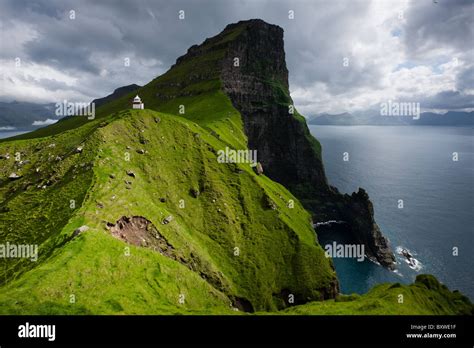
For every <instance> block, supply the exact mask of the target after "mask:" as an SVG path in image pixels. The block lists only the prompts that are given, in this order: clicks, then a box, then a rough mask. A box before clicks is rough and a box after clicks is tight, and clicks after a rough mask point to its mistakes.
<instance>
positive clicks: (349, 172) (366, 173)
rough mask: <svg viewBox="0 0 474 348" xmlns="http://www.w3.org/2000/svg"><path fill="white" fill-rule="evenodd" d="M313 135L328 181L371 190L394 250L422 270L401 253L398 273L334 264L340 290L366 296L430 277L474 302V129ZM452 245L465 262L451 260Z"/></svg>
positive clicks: (321, 129)
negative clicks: (385, 285) (389, 284)
mask: <svg viewBox="0 0 474 348" xmlns="http://www.w3.org/2000/svg"><path fill="white" fill-rule="evenodd" d="M310 131H311V133H312V134H313V135H314V136H316V138H317V139H318V140H319V141H320V142H321V144H322V148H323V160H324V164H325V168H326V174H327V176H328V180H329V182H330V183H331V184H332V185H334V186H336V187H338V188H339V190H340V191H341V192H345V193H351V192H353V191H355V190H357V189H358V187H363V188H365V189H366V191H367V192H368V193H369V196H370V198H371V200H372V202H373V204H374V210H375V218H376V221H377V223H378V224H379V226H380V228H381V230H382V232H383V233H384V234H385V235H386V236H387V237H388V238H389V240H390V242H391V246H392V248H393V249H394V250H395V249H396V248H397V247H399V246H402V247H404V248H407V249H409V250H410V251H411V252H412V253H415V254H416V255H415V258H416V259H418V260H419V261H420V262H421V265H422V267H421V269H420V270H418V271H415V270H412V269H411V268H409V267H408V265H407V264H406V262H404V260H403V258H402V257H399V256H398V255H397V259H398V260H399V262H400V264H399V265H398V266H397V267H398V272H399V274H397V273H394V272H390V271H388V270H386V269H384V268H382V267H380V266H377V265H376V264H373V263H371V262H369V261H364V262H362V263H361V262H357V261H355V260H354V259H334V264H335V267H336V272H337V273H338V276H339V280H340V282H341V290H342V292H344V293H352V292H357V293H364V292H366V291H367V290H368V289H369V288H371V287H372V286H373V285H374V284H377V283H380V282H386V281H398V282H402V283H404V282H411V281H413V280H414V279H415V276H416V275H417V274H421V273H430V274H434V275H435V276H436V277H437V278H438V279H439V280H440V281H441V282H443V283H444V284H446V285H447V286H448V287H449V288H450V289H451V290H454V289H458V290H460V291H462V292H463V293H464V294H465V295H467V296H469V297H470V298H471V300H472V299H474V257H473V256H474V253H473V251H474V214H473V213H474V137H473V135H474V130H473V128H469V127H429V126H426V127H425V126H416V127H415V126H412V127H410V126H400V127H387V126H385V127H379V126H347V127H346V126H310ZM344 152H348V153H349V161H347V162H345V161H343V153H344ZM453 152H457V153H458V154H459V160H458V161H457V162H455V161H453V160H452V153H453ZM399 199H402V200H403V201H404V208H403V209H399V208H398V206H397V205H398V200H399ZM453 247H458V249H459V256H453Z"/></svg>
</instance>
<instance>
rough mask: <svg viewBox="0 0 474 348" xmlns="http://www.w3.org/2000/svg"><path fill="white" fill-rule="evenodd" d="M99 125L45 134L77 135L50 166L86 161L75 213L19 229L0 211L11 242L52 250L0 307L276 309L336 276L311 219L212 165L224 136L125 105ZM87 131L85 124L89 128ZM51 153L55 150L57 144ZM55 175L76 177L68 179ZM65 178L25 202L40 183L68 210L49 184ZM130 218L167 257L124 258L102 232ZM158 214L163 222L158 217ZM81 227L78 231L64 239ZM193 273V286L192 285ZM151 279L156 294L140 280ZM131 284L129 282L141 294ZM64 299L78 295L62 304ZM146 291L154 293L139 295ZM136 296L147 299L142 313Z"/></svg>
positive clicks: (285, 196)
mask: <svg viewBox="0 0 474 348" xmlns="http://www.w3.org/2000/svg"><path fill="white" fill-rule="evenodd" d="M216 100H217V101H216V103H217V104H218V103H219V100H218V99H216ZM210 101H211V102H212V99H210ZM109 121H110V122H109V123H107V124H106V125H103V126H102V127H99V128H96V127H95V126H93V125H92V124H91V125H89V126H87V127H84V128H83V127H81V128H78V129H76V130H73V131H69V132H66V133H64V134H62V135H60V136H58V137H57V138H56V139H55V141H56V143H59V142H61V141H62V140H63V138H62V137H64V139H72V138H73V136H72V134H69V133H79V134H77V135H76V136H77V137H81V136H82V142H81V144H82V146H83V148H84V149H83V151H82V152H81V153H74V154H71V155H70V157H72V158H69V157H67V156H64V159H63V160H62V161H60V162H61V164H63V165H64V163H65V162H71V165H73V163H79V162H81V161H85V160H87V163H88V164H87V165H86V168H90V170H87V169H86V173H87V174H88V178H89V181H88V182H87V183H83V184H82V186H81V187H83V188H84V189H85V190H86V193H85V196H86V198H85V200H84V202H83V204H82V205H80V203H79V202H80V200H78V209H77V210H73V211H72V212H69V214H68V213H65V219H67V218H68V220H67V221H64V222H63V223H62V224H58V225H57V226H53V225H52V226H48V227H47V228H44V227H43V229H42V226H40V225H36V226H30V227H29V228H26V227H25V228H24V229H23V230H21V225H22V221H21V220H20V219H18V212H17V210H18V211H21V208H20V206H17V205H13V206H14V207H18V208H17V209H11V208H10V210H8V209H4V212H3V213H2V219H1V221H2V223H5V227H6V224H7V223H8V224H9V226H10V230H12V231H13V230H15V231H17V234H18V235H19V236H21V237H22V240H21V241H22V242H25V243H26V242H29V241H31V239H30V238H31V236H32V235H33V234H34V233H32V232H33V231H41V230H43V231H47V233H46V234H45V238H47V237H48V236H49V239H46V240H45V244H44V245H49V246H50V248H46V246H43V249H42V250H48V251H50V250H51V252H50V253H51V255H45V256H43V257H42V258H40V260H39V261H38V265H37V267H35V268H34V269H33V270H30V271H28V272H26V273H24V274H23V275H22V276H20V277H18V280H14V281H11V282H9V283H8V284H7V285H6V286H4V287H3V288H2V289H1V290H0V303H1V304H2V306H1V308H2V309H0V311H5V312H9V313H18V312H21V313H25V312H29V313H39V312H41V313H44V312H45V311H48V310H50V311H51V312H59V313H61V312H63V311H66V312H74V313H76V312H80V313H104V312H107V313H109V312H110V311H113V309H111V308H112V307H114V308H123V311H124V312H126V313H140V311H143V313H161V312H163V311H164V312H166V313H168V312H170V313H173V312H174V311H180V310H182V309H183V308H185V309H186V310H190V311H205V310H206V308H208V307H209V308H211V309H210V310H211V311H212V310H214V309H215V310H218V311H222V309H223V308H224V309H225V310H231V308H230V304H231V303H232V304H233V306H235V307H239V308H240V309H241V310H248V311H252V310H253V309H257V310H275V309H278V308H283V307H284V306H286V304H285V301H286V300H287V299H288V298H287V296H288V294H290V293H291V294H293V295H294V296H295V298H296V302H297V303H298V302H299V303H303V302H306V301H308V300H311V299H312V300H319V299H324V298H327V297H333V296H334V295H335V293H336V292H337V281H336V279H335V273H334V271H333V269H332V266H331V261H330V260H329V259H327V258H326V257H325V256H324V252H323V250H322V248H321V247H320V246H319V245H318V244H317V242H316V236H315V233H314V230H313V229H312V227H311V224H310V216H309V214H308V213H307V212H306V211H305V210H304V209H303V208H302V206H301V205H300V204H299V203H298V202H297V200H296V199H295V198H294V197H293V196H292V195H291V194H290V193H289V192H288V191H287V190H285V189H284V188H283V187H282V186H281V185H279V184H276V183H274V182H272V181H271V180H269V179H268V178H267V177H265V176H262V175H257V174H255V173H254V171H253V170H252V168H251V167H250V166H249V165H248V164H233V163H219V162H218V161H217V155H216V152H217V150H218V149H221V148H223V147H224V146H225V145H226V143H225V142H223V141H222V140H220V139H218V138H216V137H215V136H213V135H211V134H210V133H209V132H208V131H206V130H204V129H203V128H202V127H200V126H198V125H197V124H195V123H193V122H190V121H187V120H186V119H183V118H177V117H174V116H170V115H166V114H161V113H156V112H153V111H149V110H143V111H125V112H122V113H119V114H117V115H113V116H111V117H110V120H109ZM90 129H94V131H93V132H89V133H88V132H87V130H90ZM44 141H49V142H51V140H50V139H48V140H46V139H45V140H44ZM33 144H34V143H32V142H28V143H26V142H23V141H17V142H12V143H5V144H2V145H0V153H2V152H4V151H5V150H6V149H9V151H23V152H25V158H29V154H30V153H29V152H28V151H26V150H24V149H23V148H22V146H26V147H27V148H29V147H31V146H34V145H33ZM37 146H38V145H37ZM74 146H76V142H74ZM54 148H55V149H57V151H59V152H60V153H61V151H60V149H61V150H65V148H66V146H65V145H64V144H62V145H61V147H59V145H56V146H55V147H54ZM46 149H47V150H46ZM46 149H45V148H42V150H38V153H39V155H37V157H35V161H36V160H38V161H39V159H40V158H43V157H42V156H45V155H46V153H44V154H43V152H47V151H49V149H50V148H48V147H46ZM142 150H143V151H142ZM137 151H138V152H137ZM89 154H91V155H89ZM92 154H93V155H95V157H93V158H91V156H92ZM128 156H129V157H128ZM75 158H77V159H75ZM128 159H129V160H128ZM89 160H90V161H89ZM10 162H11V161H10ZM10 162H9V163H10ZM34 164H35V163H32V164H31V165H32V166H34ZM73 167H74V166H73ZM79 167H80V166H79ZM30 169H32V168H27V167H25V168H23V169H22V170H23V171H24V174H25V176H24V178H21V179H19V180H16V181H13V182H9V183H8V185H9V186H10V187H19V186H20V185H21V184H22V183H23V182H24V180H26V178H29V176H30V175H34V174H31V173H30V172H29V170H30ZM7 172H8V171H7ZM127 172H128V173H129V174H131V173H132V172H133V175H132V176H130V175H128V174H127ZM91 176H92V177H91ZM64 180H65V181H66V180H67V181H70V182H72V183H79V180H77V177H76V178H75V179H72V180H71V178H68V177H65V178H64ZM65 184H66V182H65V183H62V181H61V180H58V182H55V183H53V184H52V185H51V186H50V187H48V188H46V189H42V188H37V187H36V186H32V187H30V188H29V191H31V195H30V197H31V198H30V201H31V202H32V203H33V204H36V205H38V206H42V204H43V202H42V201H40V200H41V199H44V197H43V196H41V193H42V192H48V191H47V190H51V191H49V193H48V196H53V193H56V192H57V194H58V195H63V196H62V200H63V203H64V205H65V206H66V207H67V209H69V198H70V197H71V196H70V195H69V196H68V195H67V194H66V193H64V192H63V191H60V190H59V187H61V186H62V185H65ZM45 190H46V191H45ZM38 191H39V192H38ZM79 191H80V190H78V192H79ZM27 192H28V191H27ZM45 194H46V193H45ZM35 195H38V196H37V197H36V196H35ZM82 195H84V192H83V193H82ZM21 196H22V195H18V197H21ZM291 202H295V203H294V207H293V205H291V204H290V203H291ZM289 206H290V207H289ZM23 213H25V212H24V211H23ZM133 216H140V217H144V218H146V219H147V220H149V221H150V222H151V223H152V224H153V225H154V226H155V227H156V229H157V230H158V231H159V234H160V235H161V236H162V237H164V238H165V239H166V241H167V243H169V244H170V245H171V246H172V248H173V249H174V251H175V255H172V256H171V257H170V256H169V255H165V256H164V255H161V254H160V253H158V252H155V251H151V250H149V249H148V248H147V247H144V246H133V247H131V249H132V250H131V256H130V257H127V256H124V253H125V251H124V250H125V249H124V248H125V247H126V246H127V244H126V243H125V242H124V241H120V240H117V239H116V238H114V237H113V236H111V235H110V231H109V229H110V226H112V225H115V224H116V222H117V221H118V220H120V219H121V218H122V217H133ZM168 216H172V217H173V219H172V221H170V222H169V223H167V224H163V223H164V220H165V219H166V218H167V217H168ZM52 220H54V219H52ZM28 221H30V220H29V219H28ZM32 221H36V220H32ZM107 223H109V224H107ZM82 225H87V226H88V227H89V230H88V231H86V232H83V233H81V234H79V236H78V237H75V238H73V239H72V238H71V235H72V234H73V231H74V230H75V229H76V228H78V227H80V226H82ZM107 226H109V229H108V228H107ZM12 236H13V235H12V233H8V232H7V233H6V235H4V237H3V238H5V239H6V240H10V241H11V242H13V240H12V239H11V238H12ZM3 238H2V239H3ZM38 242H39V243H41V240H38ZM99 246H100V247H99ZM236 248H238V249H236ZM129 260H132V261H129ZM25 262H26V261H25ZM150 265H154V266H151V269H150ZM25 267H26V266H25ZM155 268H157V269H160V271H156V272H155V271H153V269H155ZM153 272H155V273H156V274H155V273H153ZM176 273H178V274H179V275H177V274H176ZM155 276H156V278H157V279H154V277H155ZM163 278H165V279H168V281H167V282H166V281H164V280H162V279H163ZM196 278H200V281H199V282H198V283H197V284H201V286H202V288H200V289H199V288H198V289H194V290H193V287H195V286H196V285H195V283H196ZM125 279H127V281H124V280H125ZM145 279H147V282H146V283H145V282H144V280H145ZM160 279H161V280H160ZM171 279H175V280H174V281H171ZM155 281H157V282H159V283H160V284H163V285H160V286H162V287H163V289H161V287H157V286H154V285H153V284H148V283H150V282H151V283H153V282H155ZM122 282H123V283H122ZM165 283H166V284H165ZM134 284H140V288H139V289H140V291H141V292H140V294H141V295H140V294H137V291H138V289H135V285H134ZM132 289H133V291H132ZM178 289H180V290H179V291H178ZM70 294H75V295H76V298H77V300H76V303H75V304H74V306H69V307H68V304H67V303H68V300H69V295H70ZM180 294H184V295H185V297H186V299H187V300H186V301H185V305H183V306H181V307H180V306H179V304H178V303H177V302H176V301H177V299H178V297H179V295H180ZM205 294H207V295H205ZM104 296H105V297H106V298H107V299H110V301H111V302H113V303H114V305H113V306H112V307H111V308H108V307H107V306H108V305H107V301H108V300H107V301H103V300H101V298H103V297H104ZM155 296H158V298H160V299H158V298H157V299H155V300H154V301H151V302H149V301H148V300H147V299H149V298H152V297H155ZM12 299H15V302H13V303H12V301H11V300H12ZM114 301H115V302H114ZM206 301H207V302H206ZM135 302H138V304H137V306H136V307H133V306H134V303H135ZM147 303H148V305H150V304H156V305H151V306H150V307H149V308H147V309H145V308H146V307H147ZM51 304H55V305H51ZM50 305H51V306H50ZM132 307H133V309H132ZM214 307H215V308H214ZM48 308H49V309H48ZM119 312H120V310H119Z"/></svg>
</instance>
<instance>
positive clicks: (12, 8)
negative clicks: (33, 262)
mask: <svg viewBox="0 0 474 348" xmlns="http://www.w3.org/2000/svg"><path fill="white" fill-rule="evenodd" d="M385 1H387V2H390V0H385ZM396 3H397V2H394V4H396ZM372 5H373V4H372V3H370V2H369V1H360V0H359V1H357V0H356V1H351V2H350V3H349V2H348V1H341V0H334V1H317V0H315V1H310V0H308V1H304V0H295V1H283V0H277V1H269V0H254V1H251V0H240V1H239V0H236V1H225V0H224V1H218V0H201V1H191V0H178V1H165V0H161V1H152V0H150V1H147V0H134V1H132V0H130V1H112V0H108V1H107V0H102V1H89V0H83V1H72V0H65V1H64V0H47V1H46V0H37V1H26V0H9V1H2V2H1V4H0V19H1V23H2V28H3V27H5V28H12V27H15V26H18V24H24V25H25V26H28V27H30V28H31V29H32V30H34V32H35V35H32V37H31V38H30V39H29V40H27V41H26V42H25V43H24V44H23V46H22V47H21V49H18V50H17V51H15V50H2V49H0V58H3V59H14V58H15V57H21V58H22V59H23V60H24V61H25V62H28V61H30V62H34V63H38V64H43V65H47V66H50V67H53V68H55V69H56V70H58V71H60V72H62V73H64V74H67V75H70V76H73V77H74V78H76V79H77V84H76V85H75V86H71V85H69V84H67V85H64V86H63V87H64V89H68V90H70V91H71V92H74V93H77V94H78V95H79V94H80V95H82V97H87V98H89V97H100V96H103V95H105V94H108V93H110V92H112V91H113V89H115V88H116V87H119V86H122V85H127V84H130V83H138V84H144V83H147V82H148V81H150V80H152V79H153V78H154V77H156V76H157V75H160V74H161V73H163V72H164V71H166V70H167V68H168V67H169V66H170V65H172V64H173V63H174V62H175V60H176V58H177V57H178V56H180V55H182V54H184V53H185V52H186V50H187V49H188V48H189V47H190V46H191V45H193V44H199V43H201V42H202V41H204V39H205V38H207V37H211V36H214V35H216V34H217V33H219V32H220V31H221V30H222V29H223V28H224V27H225V26H226V25H227V24H229V23H232V22H237V21H239V20H244V19H250V18H262V19H263V20H266V21H267V22H269V23H273V24H278V25H280V26H281V27H283V28H284V30H285V49H286V57H287V64H288V68H289V70H290V86H291V88H292V89H295V88H301V87H302V88H305V89H308V90H314V88H315V87H314V86H316V85H317V84H322V85H324V86H325V90H326V91H327V93H329V94H330V95H332V96H334V97H335V98H339V97H341V95H342V94H344V93H349V92H352V93H356V92H357V91H360V93H363V91H364V89H367V88H370V89H378V88H382V82H383V80H384V77H385V76H386V74H387V64H388V63H389V59H390V57H391V56H396V55H397V54H399V53H398V52H393V51H390V50H389V48H390V46H389V45H388V46H384V45H383V43H382V44H381V43H380V41H381V40H385V39H387V38H385V37H382V39H381V37H380V36H379V34H378V33H379V31H380V28H379V27H377V26H375V24H374V25H372V24H371V22H370V20H371V19H373V18H374V17H373V14H371V16H372V17H369V16H368V14H369V13H370V11H371V8H372ZM436 6H437V7H436ZM436 6H434V5H433V3H432V1H431V0H429V1H426V2H423V1H419V2H418V1H416V2H414V3H413V5H412V6H411V8H410V9H409V11H407V13H406V16H405V17H406V25H405V27H404V28H402V29H400V32H402V33H404V35H405V36H404V37H403V38H402V39H401V41H402V42H403V44H404V46H405V47H406V49H407V50H408V52H409V53H410V54H413V55H415V54H416V55H422V54H424V53H426V52H429V51H430V50H431V49H432V48H433V47H434V46H435V44H436V43H437V45H438V46H437V47H441V48H445V49H447V50H449V49H451V50H452V51H453V52H456V50H459V49H460V47H462V43H463V42H464V45H465V43H466V38H468V37H469V36H470V35H472V25H471V26H470V25H469V22H468V17H469V15H468V10H469V6H468V4H467V2H462V1H458V2H456V1H455V4H454V6H453V7H452V8H447V7H446V5H445V2H444V1H443V0H439V4H438V5H436ZM388 7H390V6H388ZM71 10H74V11H75V19H74V20H72V19H70V18H69V16H70V11H71ZM179 10H184V11H185V16H186V18H185V20H179V19H178V11H179ZM289 10H292V11H294V13H295V19H294V20H290V19H289V18H288V11H289ZM459 11H461V12H459ZM396 15H397V13H395V12H394V13H393V17H396ZM436 23H441V25H440V27H437V26H436ZM18 30H19V29H18ZM25 35H26V34H25ZM390 38H391V37H388V39H390ZM438 38H439V39H438ZM355 43H362V44H363V46H364V45H365V46H364V49H359V50H357V45H355ZM372 43H373V45H372ZM377 45H379V46H377ZM367 47H368V48H369V49H370V48H371V47H374V49H372V51H371V52H367ZM377 50H378V51H377ZM384 57H387V58H388V59H384ZM125 58H130V61H131V66H130V68H127V69H125V68H124V65H123V60H124V59H125ZM344 58H347V59H348V60H349V67H345V66H344V65H343V59H344ZM469 79H471V80H472V74H471V75H469V73H468V72H464V71H463V69H461V71H460V74H459V76H458V78H457V87H458V89H464V88H467V86H468V84H469V83H470V80H469ZM30 82H31V81H30ZM31 83H33V84H35V85H36V86H42V87H43V88H45V89H47V90H51V91H56V90H57V89H58V88H59V89H60V88H61V86H62V85H61V82H60V81H56V82H55V80H54V79H44V78H43V79H36V80H35V81H34V82H31ZM314 93H316V92H313V93H312V94H313V95H314ZM0 94H1V93H0ZM310 95H311V93H310ZM301 102H302V103H305V104H306V105H311V104H313V101H312V100H303V101H301Z"/></svg>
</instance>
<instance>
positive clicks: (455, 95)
mask: <svg viewBox="0 0 474 348" xmlns="http://www.w3.org/2000/svg"><path fill="white" fill-rule="evenodd" d="M421 106H422V107H423V108H424V109H441V110H462V109H471V108H474V98H473V96H472V95H469V94H465V93H461V92H458V91H444V92H440V93H438V94H436V95H434V96H432V97H429V98H427V99H425V100H423V101H421Z"/></svg>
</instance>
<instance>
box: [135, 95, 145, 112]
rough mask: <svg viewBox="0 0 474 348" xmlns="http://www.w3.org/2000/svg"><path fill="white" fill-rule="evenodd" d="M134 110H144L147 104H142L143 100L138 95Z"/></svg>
mask: <svg viewBox="0 0 474 348" xmlns="http://www.w3.org/2000/svg"><path fill="white" fill-rule="evenodd" d="M132 108H133V109H144V108H145V104H143V103H142V100H141V99H140V97H139V96H138V95H137V96H136V97H135V98H133V104H132Z"/></svg>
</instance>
